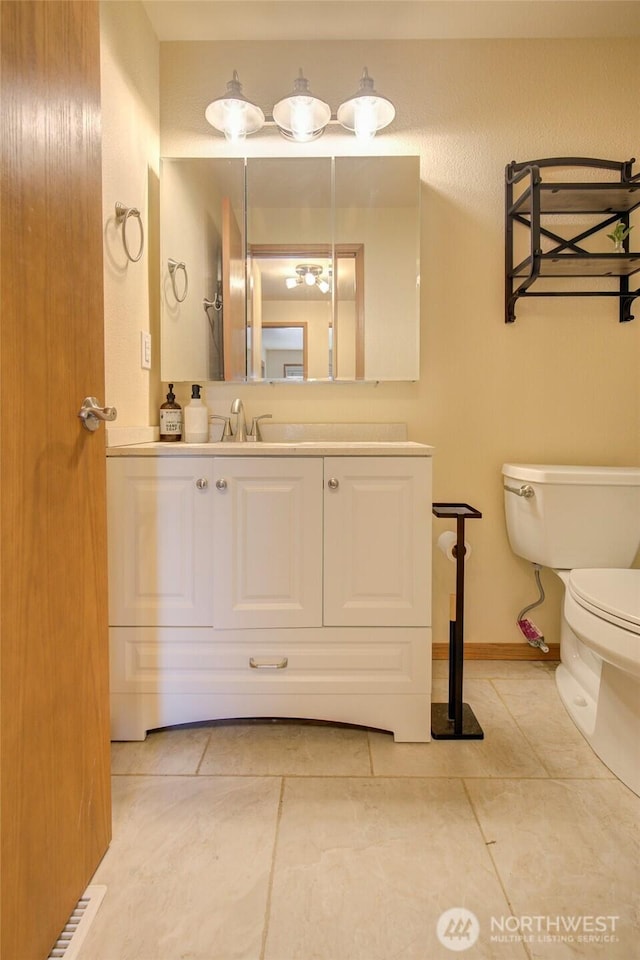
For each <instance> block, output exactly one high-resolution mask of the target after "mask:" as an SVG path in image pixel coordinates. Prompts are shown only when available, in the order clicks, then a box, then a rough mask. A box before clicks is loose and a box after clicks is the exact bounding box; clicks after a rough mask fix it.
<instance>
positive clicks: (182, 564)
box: [107, 457, 214, 627]
mask: <svg viewBox="0 0 640 960" xmlns="http://www.w3.org/2000/svg"><path fill="white" fill-rule="evenodd" d="M212 478H213V459H212V458H211V457H110V458H109V463H108V464H107V485H108V491H109V495H108V501H109V510H108V517H109V623H110V624H111V625H112V626H121V627H131V626H165V627H187V626H189V627H207V626H212V625H213V600H212V594H211V584H212V580H213V569H212V567H213V558H212V555H213V543H214V531H213V527H212V520H211V503H212V499H213V495H214V490H213V483H212Z"/></svg>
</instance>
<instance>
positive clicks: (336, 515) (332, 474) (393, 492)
mask: <svg viewBox="0 0 640 960" xmlns="http://www.w3.org/2000/svg"><path fill="white" fill-rule="evenodd" d="M324 517H325V540H324V591H325V592H324V622H325V626H362V627H365V626H372V627H374V626H378V627H420V626H429V624H430V615H431V460H430V459H429V458H427V457H327V458H325V461H324Z"/></svg>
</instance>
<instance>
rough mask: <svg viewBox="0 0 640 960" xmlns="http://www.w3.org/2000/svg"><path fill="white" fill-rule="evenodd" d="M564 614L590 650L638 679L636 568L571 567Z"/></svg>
mask: <svg viewBox="0 0 640 960" xmlns="http://www.w3.org/2000/svg"><path fill="white" fill-rule="evenodd" d="M564 615H565V617H566V619H567V623H568V624H569V626H570V627H571V629H572V630H573V631H574V633H575V634H576V635H577V636H578V638H579V639H580V640H581V641H582V642H583V643H584V644H585V645H586V646H587V647H589V649H590V650H593V652H594V653H596V654H597V655H598V656H599V657H601V658H602V659H603V660H606V661H607V663H610V664H612V666H614V667H618V668H619V669H620V670H624V671H625V672H627V673H631V674H633V675H634V676H635V677H638V678H640V570H606V569H605V570H603V569H594V570H572V571H571V573H570V574H569V579H568V583H567V590H566V593H565V601H564Z"/></svg>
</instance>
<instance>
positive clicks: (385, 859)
mask: <svg viewBox="0 0 640 960" xmlns="http://www.w3.org/2000/svg"><path fill="white" fill-rule="evenodd" d="M459 906H464V907H465V908H466V909H468V910H470V911H472V912H473V913H474V914H475V915H476V916H477V918H478V920H479V922H480V925H481V929H482V927H483V925H486V923H487V919H488V916H489V915H490V914H491V913H492V912H495V911H498V912H503V911H506V910H507V909H508V905H507V901H506V899H505V897H504V894H503V892H502V889H501V887H500V884H499V883H498V881H497V878H496V875H495V872H494V869H493V866H492V861H491V857H490V856H489V853H488V851H487V847H486V845H485V842H484V839H483V838H482V836H481V833H480V831H479V829H478V825H477V822H476V820H475V817H474V815H473V812H472V809H471V806H470V804H469V801H468V798H467V796H466V794H465V791H464V789H463V786H462V784H461V783H460V782H459V781H452V780H444V779H443V780H386V779H385V780H383V779H378V780H374V779H371V778H368V779H358V778H354V779H347V778H343V779H331V778H326V779H313V778H309V779H293V780H287V781H285V789H284V794H283V802H282V815H281V821H280V827H279V831H278V847H277V853H276V860H275V877H274V883H273V890H272V894H271V909H270V917H269V928H268V933H267V939H266V948H265V960H445V958H446V960H450V958H451V956H452V955H453V954H452V952H451V950H450V949H449V948H448V947H446V946H444V945H443V944H442V943H441V942H440V941H439V940H438V938H437V934H436V925H437V921H438V918H439V917H440V916H441V914H442V913H443V912H444V911H446V910H449V909H451V908H453V907H459ZM465 957H469V958H470V960H472V958H478V957H482V958H485V957H496V958H502V960H521V958H522V960H525V958H526V953H525V951H524V949H523V948H522V947H521V946H518V945H517V946H516V948H515V949H514V948H513V945H511V944H509V945H508V947H507V948H505V947H504V946H503V945H498V946H493V945H492V944H491V943H490V942H489V941H488V939H487V938H484V939H482V940H481V939H479V940H478V942H477V943H476V945H475V946H473V947H471V949H469V950H468V951H467V952H465Z"/></svg>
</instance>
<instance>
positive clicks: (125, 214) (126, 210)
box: [116, 202, 144, 263]
mask: <svg viewBox="0 0 640 960" xmlns="http://www.w3.org/2000/svg"><path fill="white" fill-rule="evenodd" d="M129 217H136V219H137V221H138V226H139V227H140V249H139V250H138V253H137V256H135V257H132V256H131V251H130V250H129V245H128V243H127V220H128V219H129ZM116 223H117V224H118V225H120V224H122V245H123V247H124V252H125V253H126V255H127V259H129V260H131V263H137V262H138V260H139V259H140V257H141V256H142V251H143V250H144V227H143V226H142V217H141V216H140V211H139V210H138V208H137V207H125V205H124V203H119V202H118V203H116Z"/></svg>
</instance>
